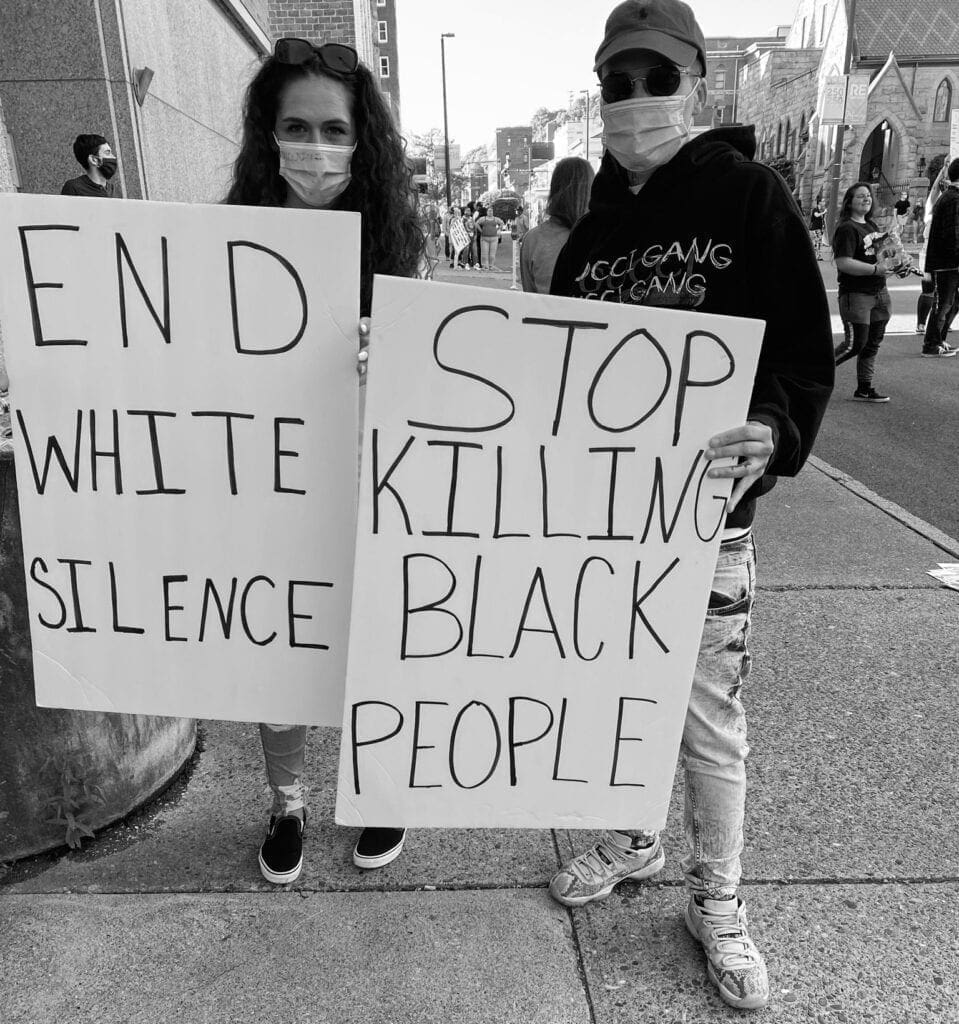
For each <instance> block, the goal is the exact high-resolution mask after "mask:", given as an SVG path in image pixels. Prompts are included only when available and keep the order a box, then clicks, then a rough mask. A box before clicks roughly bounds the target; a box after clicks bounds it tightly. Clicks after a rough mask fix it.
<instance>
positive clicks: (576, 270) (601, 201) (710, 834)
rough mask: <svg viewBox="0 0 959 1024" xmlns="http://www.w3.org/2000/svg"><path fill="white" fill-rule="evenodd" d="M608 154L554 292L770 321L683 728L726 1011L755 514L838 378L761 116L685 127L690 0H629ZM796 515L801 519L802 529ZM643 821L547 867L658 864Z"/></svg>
mask: <svg viewBox="0 0 959 1024" xmlns="http://www.w3.org/2000/svg"><path fill="white" fill-rule="evenodd" d="M594 70H595V71H596V72H597V73H598V75H599V80H600V86H601V94H602V118H603V124H604V141H605V146H606V152H605V154H604V156H603V161H602V164H601V166H600V170H599V172H598V174H597V175H596V179H595V181H594V182H593V188H592V194H591V197H590V205H589V211H588V213H587V214H586V215H585V216H584V217H583V218H582V219H581V220H580V221H579V222H578V223H577V224H576V225H575V227H574V228H573V230H572V232H571V234H570V236H569V240H568V242H567V243H566V246H565V247H564V249H563V251H562V252H561V253H560V255H559V259H558V260H557V263H556V268H555V271H554V274H553V280H552V285H551V288H550V291H551V292H552V294H554V295H569V296H581V297H583V298H591V299H600V300H605V301H608V302H626V303H635V304H640V305H658V306H666V307H670V308H683V309H689V310H698V311H701V312H707V313H715V314H725V315H727V316H740V317H754V318H756V319H760V320H765V321H766V332H765V335H764V338H763V342H762V349H761V353H760V357H759V366H758V369H757V372H756V378H755V382H754V385H753V391H752V397H751V400H750V406H749V413H748V421H747V422H746V423H745V424H743V425H741V426H735V425H731V427H730V429H728V430H725V431H723V432H721V433H720V434H717V435H716V436H714V437H713V438H711V439H710V440H709V442H708V449H707V451H706V457H707V458H708V459H710V460H713V459H720V458H725V457H728V456H732V457H733V459H734V460H735V464H734V465H731V466H728V467H722V468H720V467H713V468H711V469H709V471H708V472H709V475H710V476H711V477H713V478H716V477H731V478H732V479H733V489H732V494H731V496H730V499H729V501H728V503H727V506H726V512H727V515H726V521H725V529H724V530H723V535H722V536H723V540H722V546H721V547H720V551H719V558H718V562H717V566H716V571H715V576H714V578H713V582H712V587H711V591H712V592H711V594H710V597H709V607H708V611H707V615H706V622H705V626H704V630H703V635H702V641H701V644H700V648H699V658H698V662H697V665H696V672H695V678H694V681H693V686H692V693H691V695H690V701H689V709H688V712H687V717H686V724H685V728H684V732H683V741H682V751H681V756H682V763H683V767H684V771H685V789H686V805H685V831H686V839H687V842H688V848H687V850H686V855H685V857H684V858H683V860H682V868H683V873H684V875H685V879H686V886H687V891H688V895H689V899H688V903H687V906H686V914H685V920H686V927H687V929H688V930H689V932H690V933H691V934H692V935H693V937H694V938H695V939H697V940H698V941H699V942H700V943H701V944H702V946H703V949H704V951H705V954H706V958H707V970H708V974H709V977H710V979H711V980H712V981H713V983H714V984H715V985H716V986H717V988H718V989H719V993H720V995H721V996H722V998H723V999H724V1000H725V1001H726V1002H727V1003H728V1004H730V1005H731V1006H735V1007H739V1008H742V1009H754V1008H758V1007H762V1006H765V1005H766V1003H767V1001H768V998H769V982H768V978H767V973H766V965H765V963H764V961H763V958H762V955H761V954H760V952H759V950H758V949H757V947H756V945H755V943H754V942H753V940H752V939H751V938H750V935H749V932H748V930H747V922H746V914H745V909H744V905H743V900H742V898H741V897H740V895H739V892H738V890H739V883H740V874H741V869H740V853H741V851H742V848H743V816H744V808H745V797H746V765H745V762H746V755H747V754H748V752H749V748H748V746H747V743H746V714H745V709H744V707H743V704H742V702H741V700H740V697H741V688H742V686H743V684H744V683H745V681H746V678H747V676H748V673H749V655H748V654H747V650H746V638H747V636H748V634H749V629H750V615H751V609H752V603H753V595H754V592H755V578H756V577H755V547H754V543H753V537H752V530H751V527H752V521H753V516H754V515H755V511H756V501H757V499H758V498H759V497H760V496H761V495H762V494H764V493H766V492H767V491H768V490H770V488H771V487H772V486H773V484H774V482H775V477H776V476H794V475H795V474H796V473H798V472H799V470H800V469H801V468H802V465H803V463H804V461H805V459H806V456H807V455H808V454H809V451H810V449H811V447H812V444H813V441H814V439H815V437H816V434H817V431H818V429H819V425H820V422H821V420H822V417H823V414H824V412H825V410H826V404H827V402H828V400H829V396H830V394H831V392H832V387H833V376H834V366H833V345H832V328H831V323H830V317H829V308H828V305H827V302H826V293H825V289H824V287H823V282H822V279H821V277H820V274H819V271H818V269H817V266H816V258H815V255H814V254H813V250H812V245H811V243H810V239H809V234H808V232H807V230H806V226H805V224H804V223H803V219H802V217H801V216H800V214H799V211H798V210H797V208H796V205H795V203H793V201H792V198H791V196H790V194H789V192H788V190H787V189H786V187H785V185H784V184H783V181H782V179H781V178H780V177H779V176H778V175H777V174H776V173H775V172H774V171H772V170H771V169H770V168H768V167H766V166H764V165H763V164H761V163H757V162H754V160H753V155H754V153H755V149H756V138H755V130H754V128H753V127H728V128H718V129H715V130H713V131H707V132H705V133H704V134H702V135H699V136H698V137H697V138H695V139H691V138H690V130H691V125H692V121H693V116H694V115H695V114H696V113H697V112H699V111H700V110H702V109H703V106H704V103H705V99H706V82H705V80H704V77H703V76H704V73H705V70H706V42H705V39H704V37H703V33H702V30H701V29H700V27H699V25H698V24H697V22H696V18H695V16H694V14H693V12H692V10H691V9H690V8H689V7H688V6H687V5H686V4H685V3H681V2H680V0H626V2H624V3H621V4H619V5H618V6H617V7H615V8H614V9H613V11H612V13H611V14H610V16H609V18H608V20H607V22H606V35H605V38H604V39H603V41H602V44H601V45H600V47H599V50H598V51H597V54H596V61H595V66H594ZM797 526H798V524H797ZM634 826H635V822H628V821H624V822H623V823H622V827H621V828H618V829H616V830H612V831H607V832H605V833H604V834H603V837H602V838H601V839H600V841H599V842H598V843H597V844H596V845H594V846H593V847H592V848H590V849H588V850H586V851H585V852H584V853H581V854H580V855H579V856H578V857H575V858H573V859H572V860H571V861H570V862H569V863H568V864H566V865H565V867H563V868H562V869H561V870H560V871H559V873H558V874H557V875H556V876H555V877H554V878H553V880H552V882H551V884H550V893H551V894H552V896H553V897H554V898H555V899H557V900H559V902H561V903H564V904H566V905H568V906H580V905H582V904H585V903H589V902H590V901H591V900H595V899H600V898H602V897H604V896H607V895H609V893H610V892H611V891H612V890H613V888H614V887H615V886H616V885H618V884H619V883H620V882H622V881H624V880H626V879H628V878H635V879H643V878H648V877H650V876H651V875H654V874H655V873H656V872H658V871H659V870H660V869H661V868H662V866H663V864H664V861H665V858H664V854H663V849H662V846H661V845H660V839H659V836H658V835H657V834H656V833H655V832H647V831H643V830H639V829H636V828H635V827H634Z"/></svg>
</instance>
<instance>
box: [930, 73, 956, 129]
mask: <svg viewBox="0 0 959 1024" xmlns="http://www.w3.org/2000/svg"><path fill="white" fill-rule="evenodd" d="M951 113H952V84H951V83H950V81H949V79H948V78H944V79H943V80H942V81H941V82H940V83H939V88H938V89H937V90H936V105H935V107H934V108H933V112H932V119H933V121H938V122H943V121H948V120H949V116H950V114H951Z"/></svg>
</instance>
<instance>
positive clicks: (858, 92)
mask: <svg viewBox="0 0 959 1024" xmlns="http://www.w3.org/2000/svg"><path fill="white" fill-rule="evenodd" d="M870 77H871V76H870V74H869V72H868V71H867V72H858V73H856V74H854V75H850V76H849V89H848V92H847V96H846V116H845V122H844V123H845V124H848V125H864V124H865V123H866V122H867V120H868V119H869V118H868V113H869V82H870Z"/></svg>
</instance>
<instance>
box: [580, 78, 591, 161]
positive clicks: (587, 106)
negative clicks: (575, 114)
mask: <svg viewBox="0 0 959 1024" xmlns="http://www.w3.org/2000/svg"><path fill="white" fill-rule="evenodd" d="M580 91H581V92H582V94H583V95H584V96H585V97H586V162H587V163H589V89H581V90H580Z"/></svg>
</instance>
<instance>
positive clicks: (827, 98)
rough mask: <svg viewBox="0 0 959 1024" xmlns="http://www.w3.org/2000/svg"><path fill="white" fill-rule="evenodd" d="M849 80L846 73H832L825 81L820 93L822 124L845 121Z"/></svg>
mask: <svg viewBox="0 0 959 1024" xmlns="http://www.w3.org/2000/svg"><path fill="white" fill-rule="evenodd" d="M847 82H848V76H846V75H831V76H830V77H828V78H826V79H825V81H824V82H823V84H822V87H821V89H820V93H819V123H820V124H825V125H829V124H844V123H845V121H844V118H845V116H846V87H847Z"/></svg>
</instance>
